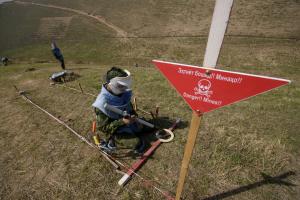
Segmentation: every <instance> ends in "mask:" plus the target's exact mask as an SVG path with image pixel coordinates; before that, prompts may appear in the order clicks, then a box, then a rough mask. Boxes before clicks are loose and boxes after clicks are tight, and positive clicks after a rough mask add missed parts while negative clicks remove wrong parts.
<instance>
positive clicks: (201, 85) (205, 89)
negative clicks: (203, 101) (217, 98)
mask: <svg viewBox="0 0 300 200" xmlns="http://www.w3.org/2000/svg"><path fill="white" fill-rule="evenodd" d="M210 88H211V82H210V81H209V80H207V79H201V80H200V81H199V82H198V86H197V87H195V88H194V91H195V94H196V95H197V94H200V95H205V96H207V97H210V95H211V94H212V93H213V92H212V91H209V89H210Z"/></svg>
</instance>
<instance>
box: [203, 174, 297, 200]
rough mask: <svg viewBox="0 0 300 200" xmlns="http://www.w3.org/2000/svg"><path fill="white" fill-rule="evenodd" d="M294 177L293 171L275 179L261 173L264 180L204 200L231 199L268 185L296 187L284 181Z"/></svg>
mask: <svg viewBox="0 0 300 200" xmlns="http://www.w3.org/2000/svg"><path fill="white" fill-rule="evenodd" d="M294 175H296V173H295V172H293V171H288V172H285V173H283V174H280V175H278V176H274V177H272V176H269V175H267V174H265V173H261V176H262V178H263V180H261V181H258V182H255V183H251V184H249V185H245V186H241V187H238V188H235V189H232V190H229V191H226V192H222V193H220V194H216V195H213V196H211V197H207V198H204V199H202V200H217V199H224V198H227V197H230V196H233V195H237V194H239V193H242V192H246V191H248V190H252V189H255V188H258V187H260V186H263V185H268V184H277V185H285V186H296V185H295V184H293V183H289V182H287V181H284V180H283V179H285V178H287V177H289V176H294Z"/></svg>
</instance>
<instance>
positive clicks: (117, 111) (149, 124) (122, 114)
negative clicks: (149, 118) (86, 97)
mask: <svg viewBox="0 0 300 200" xmlns="http://www.w3.org/2000/svg"><path fill="white" fill-rule="evenodd" d="M104 108H105V109H107V110H109V111H112V112H114V113H117V114H119V115H121V116H123V117H126V116H128V113H127V112H126V111H122V110H120V109H118V108H116V107H114V106H111V105H109V104H107V103H105V104H104ZM136 121H137V122H138V123H140V124H143V125H145V126H148V127H150V128H154V125H153V124H151V123H149V122H146V121H145V120H142V119H140V118H136Z"/></svg>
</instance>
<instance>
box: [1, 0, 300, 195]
mask: <svg viewBox="0 0 300 200" xmlns="http://www.w3.org/2000/svg"><path fill="white" fill-rule="evenodd" d="M36 2H39V3H49V2H50V1H46V0H45V1H36ZM51 4H54V5H61V6H66V7H71V8H74V9H81V10H83V11H85V12H87V13H94V14H98V15H101V16H103V17H104V18H105V19H106V20H107V21H108V22H110V23H113V24H114V25H116V26H118V27H120V28H122V29H123V30H125V31H126V32H128V34H133V35H135V36H155V37H142V38H139V37H137V38H129V39H128V41H127V42H124V41H122V40H120V38H115V36H116V33H115V32H114V31H113V30H112V29H110V28H108V27H107V26H106V25H104V24H101V23H98V22H96V21H94V20H93V19H89V18H87V17H84V16H81V15H80V16H79V15H77V14H74V13H71V12H66V11H61V10H56V9H50V8H49V9H48V8H43V7H37V6H32V5H26V6H24V5H19V4H14V3H7V4H3V5H1V6H0V25H1V27H3V26H4V25H5V26H4V27H6V28H5V29H3V30H1V33H0V35H1V37H0V44H1V45H0V46H1V47H0V55H7V56H8V57H9V58H11V59H12V61H13V62H14V63H15V64H12V65H9V66H7V67H2V66H1V67H0V89H1V90H0V101H1V106H0V113H1V116H0V123H1V126H0V134H1V137H0V145H1V149H0V168H1V169H2V170H1V173H0V182H1V186H2V187H1V189H0V198H1V199H2V198H3V199H29V198H33V199H97V198H101V199H162V196H161V195H160V194H159V193H157V191H154V190H153V189H151V188H149V187H144V183H143V182H142V181H141V180H139V179H138V178H137V177H135V178H134V179H133V180H132V181H131V182H130V184H129V185H128V186H127V187H125V188H124V189H120V188H119V187H118V185H117V181H118V180H119V178H120V177H121V175H120V174H117V173H115V172H114V171H113V170H112V168H110V165H109V164H107V163H106V162H105V160H104V159H102V158H101V156H100V155H99V154H97V152H95V151H94V150H92V149H90V148H89V147H88V146H87V145H85V144H84V143H82V142H80V140H78V139H77V138H76V137H75V136H73V135H72V133H70V132H69V131H68V130H66V129H64V128H63V127H61V126H60V125H59V124H57V123H56V122H55V121H53V120H51V119H49V118H48V116H46V115H45V114H43V113H41V112H40V111H39V110H37V109H35V108H34V107H32V106H31V105H29V104H27V103H26V102H24V101H23V100H22V99H21V98H19V97H18V95H17V94H16V93H15V91H14V88H13V85H17V86H18V87H19V88H20V89H23V90H26V91H28V93H29V96H30V97H31V98H32V99H33V100H34V101H35V102H37V103H38V104H39V105H41V106H42V107H44V108H46V109H47V110H49V111H50V112H51V113H53V114H54V115H55V116H59V117H60V119H62V120H63V121H66V122H67V123H68V124H69V125H70V126H71V127H73V128H74V129H75V130H77V131H78V132H80V133H81V134H82V135H85V134H86V133H87V132H88V131H89V130H90V126H91V121H92V120H93V118H94V116H93V110H92V108H91V104H92V103H93V101H94V98H92V97H89V96H85V95H82V94H80V93H76V92H74V91H70V90H67V89H65V88H61V87H53V86H49V80H48V77H49V76H50V75H51V74H52V73H54V72H56V71H58V70H59V65H58V63H57V62H56V61H55V60H54V58H53V56H52V54H51V52H50V46H49V44H50V41H51V39H52V38H51V37H50V36H47V35H45V36H43V37H36V38H33V37H31V36H32V35H35V34H36V33H38V30H39V28H40V26H41V20H40V19H42V18H49V19H52V17H72V19H71V21H70V24H69V26H68V28H67V29H66V30H65V34H64V36H63V37H62V38H60V39H57V42H58V45H59V47H60V48H61V49H62V51H63V54H64V57H65V60H66V62H67V68H69V69H71V70H72V71H74V72H75V73H77V74H80V78H79V79H78V80H77V81H74V82H70V83H68V85H69V86H71V87H76V88H78V82H80V83H81V85H82V87H83V89H84V91H87V92H90V93H93V94H97V93H98V92H99V89H100V87H101V85H100V83H102V82H103V74H104V73H105V72H106V70H108V69H109V68H110V67H111V66H120V67H123V68H127V69H129V70H130V71H131V72H132V74H133V78H134V85H133V91H134V94H135V96H137V98H138V105H139V107H140V108H143V109H145V110H151V109H154V108H155V105H159V106H160V115H161V117H162V120H161V121H160V122H159V125H160V126H162V127H167V126H168V125H169V123H170V122H171V121H172V120H174V119H175V118H177V117H180V118H181V119H182V120H183V123H182V125H181V126H180V127H179V129H178V130H177V131H175V135H176V137H175V140H174V141H173V142H172V143H169V144H164V145H162V146H161V147H160V148H159V149H158V151H156V152H155V154H154V155H153V157H152V158H151V159H150V160H149V161H148V162H147V164H146V165H145V166H144V167H143V168H142V170H141V171H140V174H141V175H142V176H146V177H148V178H149V179H151V180H155V181H156V182H158V183H160V185H161V186H160V187H162V188H164V189H167V190H169V191H170V192H172V193H175V191H176V185H177V179H178V175H179V170H180V163H181V159H182V155H183V151H184V145H185V142H186V138H187V133H188V128H189V122H190V118H191V110H190V108H189V107H188V106H187V105H186V104H185V102H184V101H183V100H182V98H181V97H180V96H179V95H178V94H177V93H176V92H175V90H174V89H173V88H172V87H171V86H170V85H169V83H168V82H167V80H165V78H164V77H163V76H162V75H161V74H160V73H159V72H158V70H156V69H155V68H154V67H153V64H152V63H151V60H152V59H162V60H167V61H175V62H181V63H187V64H194V65H201V64H202V62H203V56H204V51H205V46H206V40H207V38H206V35H207V32H208V29H209V23H210V17H211V13H212V9H213V2H210V1H203V2H201V3H199V2H196V1H188V2H186V3H184V4H183V3H182V2H181V1H172V3H171V1H168V0H165V1H147V2H144V1H143V2H140V1H138V2H137V1H129V2H107V1H102V0H99V1H83V0H76V1H51ZM295 4H296V2H295V1H292V0H289V1H287V0H280V1H279V0H276V1H264V2H261V1H251V2H249V1H239V2H235V4H234V7H233V11H232V18H231V21H230V25H229V27H228V32H227V36H226V37H225V40H224V44H223V48H222V50H221V54H220V58H219V61H218V63H219V68H221V69H225V70H233V71H241V72H246V73H254V74H259V75H266V76H274V77H281V78H286V79H290V80H292V83H291V84H290V85H288V86H285V87H282V88H278V89H276V90H273V91H271V92H268V93H266V94H262V95H259V96H256V97H253V98H251V99H249V100H246V101H242V102H239V103H236V104H233V105H230V106H228V107H224V108H221V109H218V110H216V111H213V112H210V113H207V114H206V115H205V116H204V117H203V120H202V123H201V129H200V131H199V136H198V139H197V143H196V147H195V150H194V153H193V157H192V161H191V164H190V168H189V174H188V178H187V181H186V185H185V189H184V194H183V195H184V197H186V199H205V198H206V197H213V196H215V195H217V194H220V193H223V192H227V191H231V190H234V189H237V188H239V187H243V186H245V185H251V184H254V183H257V182H259V181H261V180H263V177H262V176H261V173H265V174H268V175H271V176H278V175H280V174H283V173H285V172H287V171H293V172H296V175H295V176H289V177H288V178H287V181H288V182H291V183H293V184H296V185H297V186H285V185H280V184H270V183H266V184H263V185H261V186H259V187H255V188H251V189H249V190H246V191H244V192H240V193H233V194H231V195H230V196H229V197H228V199H291V200H292V199H296V198H297V196H299V194H300V190H299V184H300V183H299V180H300V179H299V174H298V172H299V169H300V166H299V162H298V158H299V155H300V148H299V144H300V136H299V130H300V127H299V125H300V123H299V118H300V116H299V110H300V95H299V94H300V93H299V86H300V85H299V81H300V71H299V65H300V63H299V56H300V52H299V41H298V40H297V39H293V38H297V37H298V31H297V26H295V24H297V23H296V22H297V13H299V12H296V11H297V9H298V8H297V6H295ZM191 8H193V9H191ZM50 21H51V20H50ZM58 27H60V26H58ZM174 34H175V35H199V36H201V37H161V36H166V35H174ZM232 35H235V36H238V37H232ZM203 36H204V37H203ZM286 38H287V39H286ZM135 64H138V66H139V67H134V66H135ZM29 68H35V70H33V71H28V70H27V69H29ZM163 119H164V120H163ZM166 119H167V120H166ZM124 162H128V163H130V162H133V160H124Z"/></svg>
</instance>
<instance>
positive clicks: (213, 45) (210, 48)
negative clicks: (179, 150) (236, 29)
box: [176, 0, 233, 200]
mask: <svg viewBox="0 0 300 200" xmlns="http://www.w3.org/2000/svg"><path fill="white" fill-rule="evenodd" d="M232 4H233V0H216V5H215V9H214V14H213V17H212V23H211V27H210V31H209V36H208V41H207V46H206V51H205V56H204V62H203V67H210V68H215V67H216V64H217V61H218V57H219V53H220V50H221V46H222V42H223V38H224V34H225V31H226V28H227V24H228V20H229V16H230V11H231V7H232ZM201 117H202V115H199V114H198V113H197V112H195V111H193V115H192V120H191V125H190V130H189V133H188V139H187V143H186V145H185V150H184V156H183V160H182V164H181V170H180V176H179V180H178V184H177V190H176V200H180V197H181V193H182V191H183V186H184V182H185V177H186V175H187V172H188V168H189V163H190V160H191V157H192V153H193V149H194V146H195V142H196V138H197V135H198V130H199V128H200V121H201Z"/></svg>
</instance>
